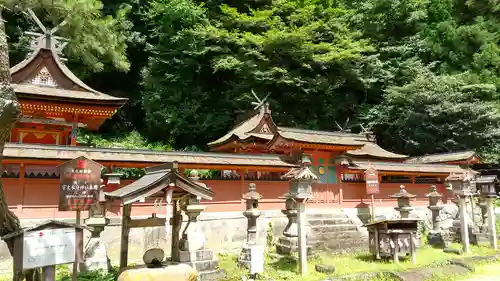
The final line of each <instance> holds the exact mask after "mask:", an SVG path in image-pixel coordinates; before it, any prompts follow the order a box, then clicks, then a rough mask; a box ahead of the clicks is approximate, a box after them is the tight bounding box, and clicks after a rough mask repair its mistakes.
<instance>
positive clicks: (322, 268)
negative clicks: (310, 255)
mask: <svg viewBox="0 0 500 281" xmlns="http://www.w3.org/2000/svg"><path fill="white" fill-rule="evenodd" d="M314 269H315V270H316V271H317V272H320V273H334V272H335V265H326V264H317V265H315V266H314Z"/></svg>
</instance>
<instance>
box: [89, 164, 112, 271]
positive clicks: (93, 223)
mask: <svg viewBox="0 0 500 281" xmlns="http://www.w3.org/2000/svg"><path fill="white" fill-rule="evenodd" d="M121 176H122V175H121V174H119V173H111V174H105V175H104V180H103V179H101V190H100V192H99V201H98V202H95V203H94V204H92V205H91V206H90V209H89V217H88V218H87V219H85V221H84V223H85V225H87V226H88V227H90V228H91V232H90V239H89V241H88V242H87V244H86V245H85V253H84V255H85V262H84V263H83V264H82V265H81V268H82V270H83V271H86V270H99V269H100V270H104V271H106V272H107V271H109V269H110V268H111V263H110V260H109V258H108V251H107V249H106V244H105V243H104V241H102V239H101V233H102V232H103V231H104V228H105V227H106V226H107V225H108V224H109V219H108V218H107V217H106V200H105V198H104V191H105V190H109V186H110V185H116V186H120V177H121ZM104 183H105V184H104Z"/></svg>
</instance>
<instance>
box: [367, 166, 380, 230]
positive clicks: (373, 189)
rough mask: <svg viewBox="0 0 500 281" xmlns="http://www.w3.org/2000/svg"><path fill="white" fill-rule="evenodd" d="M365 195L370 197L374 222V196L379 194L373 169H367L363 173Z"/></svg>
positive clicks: (376, 175)
mask: <svg viewBox="0 0 500 281" xmlns="http://www.w3.org/2000/svg"><path fill="white" fill-rule="evenodd" d="M365 181H366V194H368V195H370V199H371V209H372V210H371V211H372V212H371V213H372V221H375V194H378V193H379V192H380V186H379V185H380V184H379V179H378V171H377V170H375V169H374V168H368V169H367V170H366V171H365Z"/></svg>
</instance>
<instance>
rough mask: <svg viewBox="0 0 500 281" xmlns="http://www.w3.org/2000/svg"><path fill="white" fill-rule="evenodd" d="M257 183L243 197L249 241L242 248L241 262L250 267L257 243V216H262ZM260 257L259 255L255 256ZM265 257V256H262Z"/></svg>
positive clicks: (242, 264) (250, 186) (260, 196)
mask: <svg viewBox="0 0 500 281" xmlns="http://www.w3.org/2000/svg"><path fill="white" fill-rule="evenodd" d="M256 189H257V188H256V186H255V183H251V184H250V185H249V188H248V192H247V193H245V194H243V199H244V200H245V201H246V211H244V212H243V215H244V216H245V217H246V218H247V221H248V222H247V241H246V243H245V245H244V246H243V249H242V250H241V254H240V258H239V260H238V261H239V264H240V265H241V266H244V267H247V268H250V264H251V261H252V256H251V253H252V251H251V248H252V246H255V245H256V244H257V218H259V217H260V211H259V210H258V207H259V200H260V199H261V198H262V195H260V193H258V192H257V191H256ZM253 258H258V257H253ZM262 258H263V257H262Z"/></svg>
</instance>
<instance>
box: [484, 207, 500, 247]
mask: <svg viewBox="0 0 500 281" xmlns="http://www.w3.org/2000/svg"><path fill="white" fill-rule="evenodd" d="M486 208H487V210H488V213H487V216H488V233H489V236H490V245H491V248H493V249H495V250H496V249H497V248H498V238H497V230H496V225H495V224H496V214H495V206H494V204H493V198H486Z"/></svg>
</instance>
